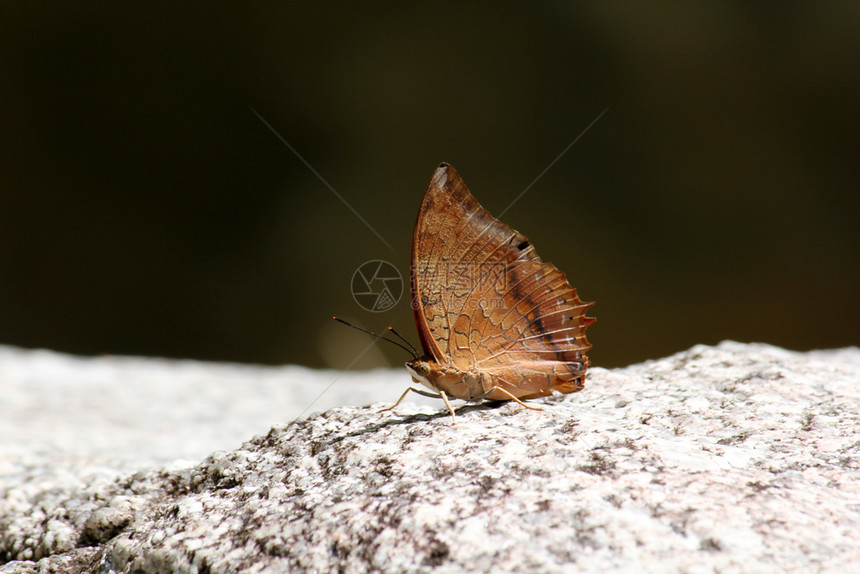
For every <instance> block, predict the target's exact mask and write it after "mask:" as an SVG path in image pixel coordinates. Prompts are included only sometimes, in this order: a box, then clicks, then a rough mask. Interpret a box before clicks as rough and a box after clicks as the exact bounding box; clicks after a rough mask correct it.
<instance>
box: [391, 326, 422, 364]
mask: <svg viewBox="0 0 860 574" xmlns="http://www.w3.org/2000/svg"><path fill="white" fill-rule="evenodd" d="M388 330H389V331H391V332H392V333H394V334H395V335H396V336H397V338H398V339H400V340H401V341H403V342H404V343H406V344H407V345H409V348H410V349H411V350H412V357H413V358H415V359H417V358H418V357H419V355H418V349H416V348H415V345H413V344H412V343H410V342H409V341H408V340H407V339H406V337H404V336H403V335H401V334H400V333H398V332H397V331H395V330H394V327H389V328H388Z"/></svg>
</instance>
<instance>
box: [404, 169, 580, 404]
mask: <svg viewBox="0 0 860 574" xmlns="http://www.w3.org/2000/svg"><path fill="white" fill-rule="evenodd" d="M411 286H412V299H413V309H414V312H415V322H416V325H417V326H418V333H419V338H420V340H421V345H422V347H423V348H424V351H425V353H426V354H427V355H429V356H432V357H433V358H435V359H436V361H437V362H438V363H439V364H441V365H452V366H456V367H457V368H459V369H461V370H470V369H479V370H481V371H484V372H486V373H488V374H489V375H490V376H491V377H492V379H493V380H494V381H496V382H497V384H498V385H499V386H503V387H504V388H506V389H508V390H510V391H511V392H512V393H514V394H515V395H516V396H518V397H523V398H529V397H532V396H541V395H545V394H549V393H550V391H551V390H560V391H562V392H571V391H573V390H578V389H579V388H581V387H582V375H584V373H585V369H586V368H587V367H588V358H587V357H586V356H585V351H586V350H587V349H588V348H589V347H590V345H589V343H588V341H587V340H586V338H585V332H584V331H585V328H586V327H587V326H588V324H589V323H590V322H591V321H593V319H590V318H587V317H585V310H586V309H587V308H588V307H589V306H590V305H591V303H583V302H582V301H580V300H579V298H578V297H577V295H576V290H575V289H574V288H573V287H571V286H570V284H568V282H567V280H566V278H565V276H564V274H563V273H562V272H561V271H559V270H558V269H556V267H555V266H553V265H552V264H549V263H544V262H543V261H541V259H540V257H539V256H538V254H537V252H536V251H535V249H534V247H533V246H532V245H531V244H530V243H529V241H528V239H527V238H526V237H525V236H524V235H522V234H521V233H519V232H517V231H516V230H514V229H513V228H512V227H510V226H509V225H506V224H505V223H502V222H501V221H499V220H497V219H495V218H494V217H493V216H492V215H490V213H489V212H488V211H487V210H486V209H484V208H483V207H481V205H480V204H479V203H478V202H477V200H476V199H475V198H474V197H473V196H472V194H471V193H469V190H468V188H467V187H466V185H465V184H464V183H463V180H462V179H461V178H460V176H459V175H458V174H457V172H456V171H455V170H454V168H452V167H451V166H449V165H446V164H442V165H440V166H439V168H438V169H437V170H436V172H435V173H434V174H433V178H432V179H431V181H430V185H429V186H428V187H427V191H426V192H425V194H424V200H423V202H422V204H421V209H420V210H419V212H418V220H417V222H416V225H415V234H414V237H413V242H412V269H411Z"/></svg>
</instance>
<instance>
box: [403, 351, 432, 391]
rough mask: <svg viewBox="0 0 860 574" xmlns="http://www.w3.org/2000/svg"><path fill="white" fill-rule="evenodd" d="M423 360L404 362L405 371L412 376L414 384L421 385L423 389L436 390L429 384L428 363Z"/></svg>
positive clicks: (429, 369)
mask: <svg viewBox="0 0 860 574" xmlns="http://www.w3.org/2000/svg"><path fill="white" fill-rule="evenodd" d="M423 359H424V358H423V357H422V358H419V359H413V360H411V361H407V362H406V369H407V370H408V371H409V372H410V373H411V374H412V379H413V380H414V381H415V382H416V383H421V384H422V385H424V386H425V387H428V388H430V389H433V390H434V391H435V390H436V387H435V386H434V385H433V384H432V383H431V382H430V371H431V368H430V363H428V362H427V361H425V360H423Z"/></svg>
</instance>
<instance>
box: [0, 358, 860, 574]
mask: <svg viewBox="0 0 860 574" xmlns="http://www.w3.org/2000/svg"><path fill="white" fill-rule="evenodd" d="M103 360H105V361H109V360H113V359H103ZM0 364H2V363H0ZM154 365H160V363H157V362H156V363H154ZM169 366H170V365H168V366H167V367H165V366H159V367H158V368H163V369H165V371H169V370H170V369H169V368H168V367H169ZM174 367H175V365H174ZM2 368H3V367H0V374H2V372H3V371H2ZM212 368H213V369H215V370H218V369H219V368H228V367H224V366H217V367H214V366H213V367H212ZM229 368H235V367H229ZM134 370H135V369H133V368H132V369H131V371H134ZM276 371H277V370H273V371H272V372H271V373H270V375H271V376H278V375H277V373H276ZM296 373H297V375H296V376H298V377H299V378H301V375H302V372H299V371H296ZM296 373H294V374H296ZM307 374H308V375H309V376H310V375H311V374H312V373H311V372H308V373H307ZM129 376H130V377H133V376H135V375H134V373H129ZM165 376H169V375H167V374H166V375H165ZM254 376H261V373H254ZM365 376H366V377H369V378H375V380H376V379H378V380H377V383H369V384H379V385H383V382H382V381H383V379H384V380H385V381H386V382H385V383H384V385H383V386H385V390H386V392H388V391H389V390H391V388H389V383H390V382H391V381H393V380H394V379H395V378H397V379H399V380H400V381H401V382H400V388H404V387H405V384H406V377H405V376H404V375H402V373H400V374H394V373H389V372H380V373H376V374H370V375H365ZM3 381H4V379H3V378H0V391H2V390H3V386H4V385H6V383H5V382H3ZM16 388H17V387H16ZM248 388H252V387H248ZM248 388H246V389H245V390H246V391H248ZM41 390H42V391H47V392H50V390H51V389H50V388H45V389H41ZM69 393H70V395H69V396H72V395H73V394H74V393H72V392H71V391H69ZM389 396H391V397H393V398H396V396H397V393H396V391H395V392H394V393H393V394H392V395H389ZM269 400H270V401H271V399H269ZM534 403H535V404H538V405H541V406H542V407H543V409H544V410H543V411H531V410H526V409H523V408H522V407H520V406H518V405H516V404H512V403H504V404H496V403H491V404H482V405H468V406H464V407H463V408H461V409H459V411H458V416H457V425H456V426H452V425H451V419H450V416H449V415H448V414H447V413H446V412H444V411H443V410H442V409H441V408H440V407H441V405H437V406H426V405H425V406H420V405H419V406H416V405H404V406H403V408H399V409H398V411H397V412H390V411H389V412H379V408H380V406H382V405H381V404H377V405H373V406H370V407H336V408H331V409H329V410H327V411H324V412H322V413H319V414H315V415H312V416H309V417H307V418H303V419H299V420H296V421H294V422H291V423H288V424H280V425H275V426H273V427H271V428H270V429H261V433H260V434H259V435H258V436H256V437H255V438H253V439H251V440H249V441H247V442H245V443H244V444H241V445H236V446H235V447H233V446H229V445H225V446H224V449H225V450H219V451H216V452H214V453H212V454H210V455H209V456H207V457H206V458H205V459H203V460H202V462H201V461H199V460H198V461H194V460H193V459H189V456H191V455H193V453H191V455H189V453H187V452H183V451H182V449H181V448H180V449H175V450H173V451H171V450H170V449H169V443H165V446H164V447H163V448H166V449H167V451H168V452H167V453H164V452H162V454H161V455H160V458H159V457H155V456H153V455H151V454H148V455H147V456H144V457H143V459H147V457H148V459H147V460H142V459H139V458H134V457H131V458H129V457H126V458H123V457H122V456H119V457H118V460H119V461H120V463H119V464H115V465H111V464H108V463H109V462H110V460H111V457H110V456H108V455H107V454H104V453H101V454H98V456H96V454H94V453H93V452H88V453H84V454H79V455H77V456H69V457H68V459H66V460H64V461H59V460H58V459H56V458H53V459H51V458H50V457H51V456H53V455H52V454H51V453H49V454H47V455H44V456H42V457H41V458H40V456H41V455H40V456H36V457H35V458H32V459H28V458H27V457H26V456H24V454H26V453H24V454H22V453H20V452H18V451H14V450H13V449H12V448H10V447H9V446H8V444H6V442H7V441H5V439H6V438H7V437H5V436H3V435H0V437H2V438H3V439H4V441H2V442H0V447H2V448H4V449H5V454H9V455H10V456H11V459H10V460H12V462H11V463H8V462H7V463H6V464H5V466H4V467H0V471H2V472H0V564H3V566H0V572H15V573H23V572H28V573H29V572H104V573H108V572H144V573H146V572H284V571H320V572H329V571H345V572H363V571H368V570H374V571H382V572H414V571H431V570H432V571H434V572H437V571H438V572H460V571H519V572H556V571H557V572H562V571H573V570H575V571H580V570H581V571H600V572H605V571H613V570H614V571H644V572H666V571H680V572H786V571H797V572H808V571H830V572H846V571H850V570H851V569H852V568H856V567H857V564H860V544H858V542H857V540H858V537H857V532H860V349H856V348H849V349H842V350H835V351H815V352H808V353H795V352H790V351H786V350H783V349H779V348H776V347H771V346H767V345H761V344H740V343H733V342H725V343H722V344H720V345H718V346H716V347H707V346H696V347H693V348H692V349H690V350H688V351H685V352H682V353H679V354H676V355H673V356H670V357H667V358H664V359H660V360H655V361H649V362H646V363H642V364H638V365H633V366H631V367H627V368H624V369H614V370H605V369H600V368H595V369H593V370H592V371H590V374H589V377H588V380H587V384H586V388H585V390H583V391H581V392H579V393H574V394H571V395H565V396H555V397H548V398H546V399H543V400H539V401H534ZM73 406H74V405H73ZM73 406H71V407H69V408H70V409H73ZM141 407H142V408H145V409H155V408H157V407H156V406H155V405H151V404H149V405H141ZM0 414H2V411H0ZM155 418H157V417H155ZM256 422H257V423H260V422H262V421H261V420H260V415H259V413H257V421H256ZM211 424H212V426H213V428H212V432H213V433H217V432H218V430H217V429H215V428H214V427H215V426H216V425H217V421H215V420H213V421H211ZM168 426H169V425H168ZM238 426H241V425H238ZM0 429H3V427H0ZM80 430H81V432H85V430H86V424H85V423H83V422H82V424H81V429H80ZM100 430H102V431H104V430H105V429H104V428H102V429H100ZM3 432H4V433H5V432H8V431H7V429H3ZM184 438H185V437H182V436H175V437H174V441H177V442H181V441H182V440H183V439H184ZM115 440H118V439H115ZM25 444H27V445H31V443H28V442H26V441H25ZM31 446H32V445H31ZM52 448H56V445H54V447H52ZM3 452H4V450H0V453H3ZM52 452H53V451H52ZM12 455H14V456H12ZM177 455H178V456H177ZM16 457H17V458H16ZM179 457H184V459H183V460H173V461H172V462H165V461H166V460H167V459H170V458H179ZM201 458H202V457H201ZM47 460H52V461H53V462H52V466H51V467H50V468H46V467H45V466H44V463H45V461H47ZM97 463H98V464H97ZM135 465H136V466H135Z"/></svg>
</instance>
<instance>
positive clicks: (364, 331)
mask: <svg viewBox="0 0 860 574" xmlns="http://www.w3.org/2000/svg"><path fill="white" fill-rule="evenodd" d="M332 319H334V320H335V321H337V322H338V323H343V324H344V325H346V326H347V327H352V328H353V329H358V330H359V331H361V332H362V333H367V334H368V335H373V336H374V337H376V338H377V339H382V340H383V341H387V342H389V343H391V344H392V345H397V346H398V347H400V348H401V349H403V350H404V351H406V352H407V353H410V354H412V355H413V356H414V357H417V355H415V354H414V351H411V350H409V349H407V348H406V347H404V346H403V345H401V344H400V343H398V342H397V341H392V340H391V339H386V338H385V337H383V336H382V335H380V334H379V333H374V332H373V331H369V330H367V329H365V328H364V327H359V326H358V325H353V324H352V323H350V322H349V321H344V320H343V319H341V318H340V317H332Z"/></svg>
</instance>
